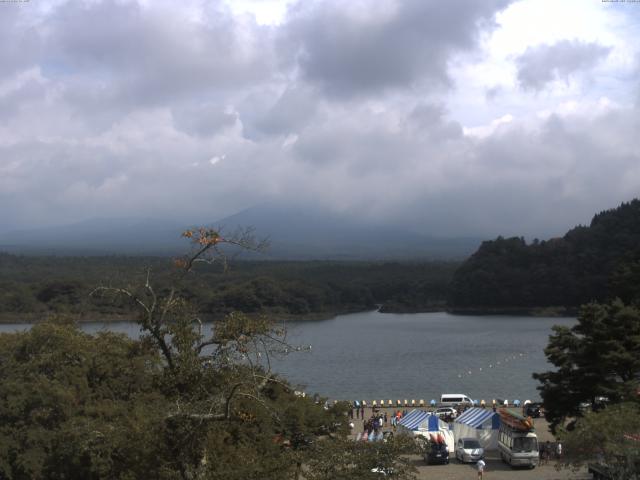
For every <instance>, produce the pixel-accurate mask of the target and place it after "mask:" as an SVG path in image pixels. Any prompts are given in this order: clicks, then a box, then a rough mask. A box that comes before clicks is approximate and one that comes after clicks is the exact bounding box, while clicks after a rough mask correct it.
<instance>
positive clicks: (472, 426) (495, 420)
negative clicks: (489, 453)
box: [453, 408, 500, 450]
mask: <svg viewBox="0 0 640 480" xmlns="http://www.w3.org/2000/svg"><path fill="white" fill-rule="evenodd" d="M499 428H500V415H498V414H497V413H496V412H494V411H493V410H490V409H485V408H470V409H468V410H466V411H465V412H464V413H463V414H462V415H460V416H459V417H458V418H456V419H455V421H454V422H453V436H454V437H455V438H476V439H477V440H478V441H479V442H480V445H482V447H483V448H484V449H485V450H495V449H497V448H498V430H499Z"/></svg>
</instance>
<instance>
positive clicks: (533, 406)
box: [524, 403, 540, 418]
mask: <svg viewBox="0 0 640 480" xmlns="http://www.w3.org/2000/svg"><path fill="white" fill-rule="evenodd" d="M524 415H525V416H526V417H531V418H540V404H539V403H529V404H528V405H526V406H525V407H524Z"/></svg>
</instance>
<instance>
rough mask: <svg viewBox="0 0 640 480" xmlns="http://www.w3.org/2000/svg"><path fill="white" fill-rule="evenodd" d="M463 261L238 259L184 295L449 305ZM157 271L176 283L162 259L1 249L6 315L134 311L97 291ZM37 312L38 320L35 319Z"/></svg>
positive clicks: (289, 302)
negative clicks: (33, 253)
mask: <svg viewBox="0 0 640 480" xmlns="http://www.w3.org/2000/svg"><path fill="white" fill-rule="evenodd" d="M458 266H459V263H457V262H426V263H425V262H420V263H409V262H405V263H390V262H385V263H373V262H321V261H314V262H265V261H235V262H234V263H233V264H232V268H231V269H229V270H228V271H227V272H223V271H222V269H221V268H220V267H219V266H216V265H213V266H209V265H206V266H205V265H202V266H199V267H198V274H197V275H193V276H192V278H189V279H188V281H187V282H181V285H182V287H181V288H182V290H181V291H180V292H179V293H180V295H181V296H182V297H183V298H186V299H188V300H189V301H190V302H192V303H193V304H194V306H195V308H196V309H197V310H198V311H199V312H200V313H202V314H203V315H212V316H220V315H224V314H226V313H228V312H231V311H243V312H246V313H270V314H277V315H283V316H295V317H305V316H306V317H315V316H318V317H319V316H326V315H333V314H336V313H345V312H352V311H362V310H366V309H371V308H375V306H376V305H383V310H384V311H389V312H410V311H428V310H433V309H443V308H444V307H445V303H446V298H447V294H448V285H449V282H450V281H451V278H452V277H453V273H454V271H455V270H456V268H457V267H458ZM148 271H150V275H151V276H152V277H153V279H154V282H155V284H156V285H158V287H157V288H159V289H160V291H161V292H162V289H167V288H168V287H169V285H171V284H173V275H174V274H175V269H174V268H173V267H172V264H171V261H170V259H168V258H160V257H126V256H107V257H32V256H16V255H10V254H0V318H2V319H3V320H4V321H22V320H25V319H26V320H29V319H39V318H42V317H43V315H45V316H46V315H47V314H50V313H67V314H74V315H79V316H81V317H82V318H84V319H88V320H97V319H105V318H111V317H114V318H117V317H120V316H125V317H126V316H128V315H129V314H130V305H129V304H128V303H126V302H125V301H124V299H122V298H113V297H112V296H99V295H98V296H93V297H90V294H91V292H92V290H93V289H95V288H96V287H98V286H117V287H127V286H128V285H133V284H139V283H140V281H141V280H142V279H144V278H145V277H146V275H147V272H148ZM31 317H33V318H31Z"/></svg>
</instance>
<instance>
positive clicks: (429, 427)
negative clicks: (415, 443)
mask: <svg viewBox="0 0 640 480" xmlns="http://www.w3.org/2000/svg"><path fill="white" fill-rule="evenodd" d="M398 429H399V432H400V433H407V434H410V435H413V436H418V435H419V436H423V437H426V438H429V435H430V434H441V435H442V436H443V437H444V441H445V443H446V444H447V450H449V453H453V452H454V450H455V445H454V443H455V442H454V440H453V432H451V430H449V425H447V423H446V422H443V421H442V420H440V419H439V418H438V417H437V416H436V415H433V414H430V413H429V412H425V411H422V410H411V411H410V412H409V413H407V414H406V415H405V416H404V417H402V420H400V423H399V424H398Z"/></svg>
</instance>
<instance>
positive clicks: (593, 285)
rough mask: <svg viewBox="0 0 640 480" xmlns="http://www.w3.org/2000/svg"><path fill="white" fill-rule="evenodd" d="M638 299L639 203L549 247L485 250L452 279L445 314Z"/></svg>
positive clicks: (505, 242)
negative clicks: (448, 309) (617, 298)
mask: <svg viewBox="0 0 640 480" xmlns="http://www.w3.org/2000/svg"><path fill="white" fill-rule="evenodd" d="M615 297H619V298H621V299H622V300H624V301H625V302H632V301H634V300H638V299H639V298H640V200H637V199H635V200H633V201H631V202H629V203H623V204H622V205H620V206H619V207H618V208H615V209H612V210H607V211H604V212H601V213H599V214H597V215H596V216H594V217H593V220H592V221H591V224H590V225H589V226H578V227H576V228H574V229H572V230H570V231H569V232H567V234H566V235H565V236H564V237H562V238H554V239H551V240H548V241H538V240H534V241H533V242H532V243H527V242H526V241H525V240H524V239H523V238H502V237H498V238H497V239H496V240H493V241H487V242H483V243H482V245H481V246H480V248H479V249H478V251H477V252H476V253H474V254H473V255H472V256H471V257H470V258H469V259H468V260H467V261H465V262H464V263H463V264H462V266H461V267H460V268H459V269H458V270H457V271H456V273H455V275H454V278H453V281H452V283H451V287H450V297H449V306H450V307H451V308H452V309H454V310H460V311H463V310H465V309H469V310H471V309H474V310H482V309H485V310H493V309H496V310H499V309H502V308H538V307H552V306H561V307H568V308H574V307H577V306H579V305H581V304H584V303H587V302H590V301H592V300H597V301H606V300H608V299H611V298H615Z"/></svg>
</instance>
